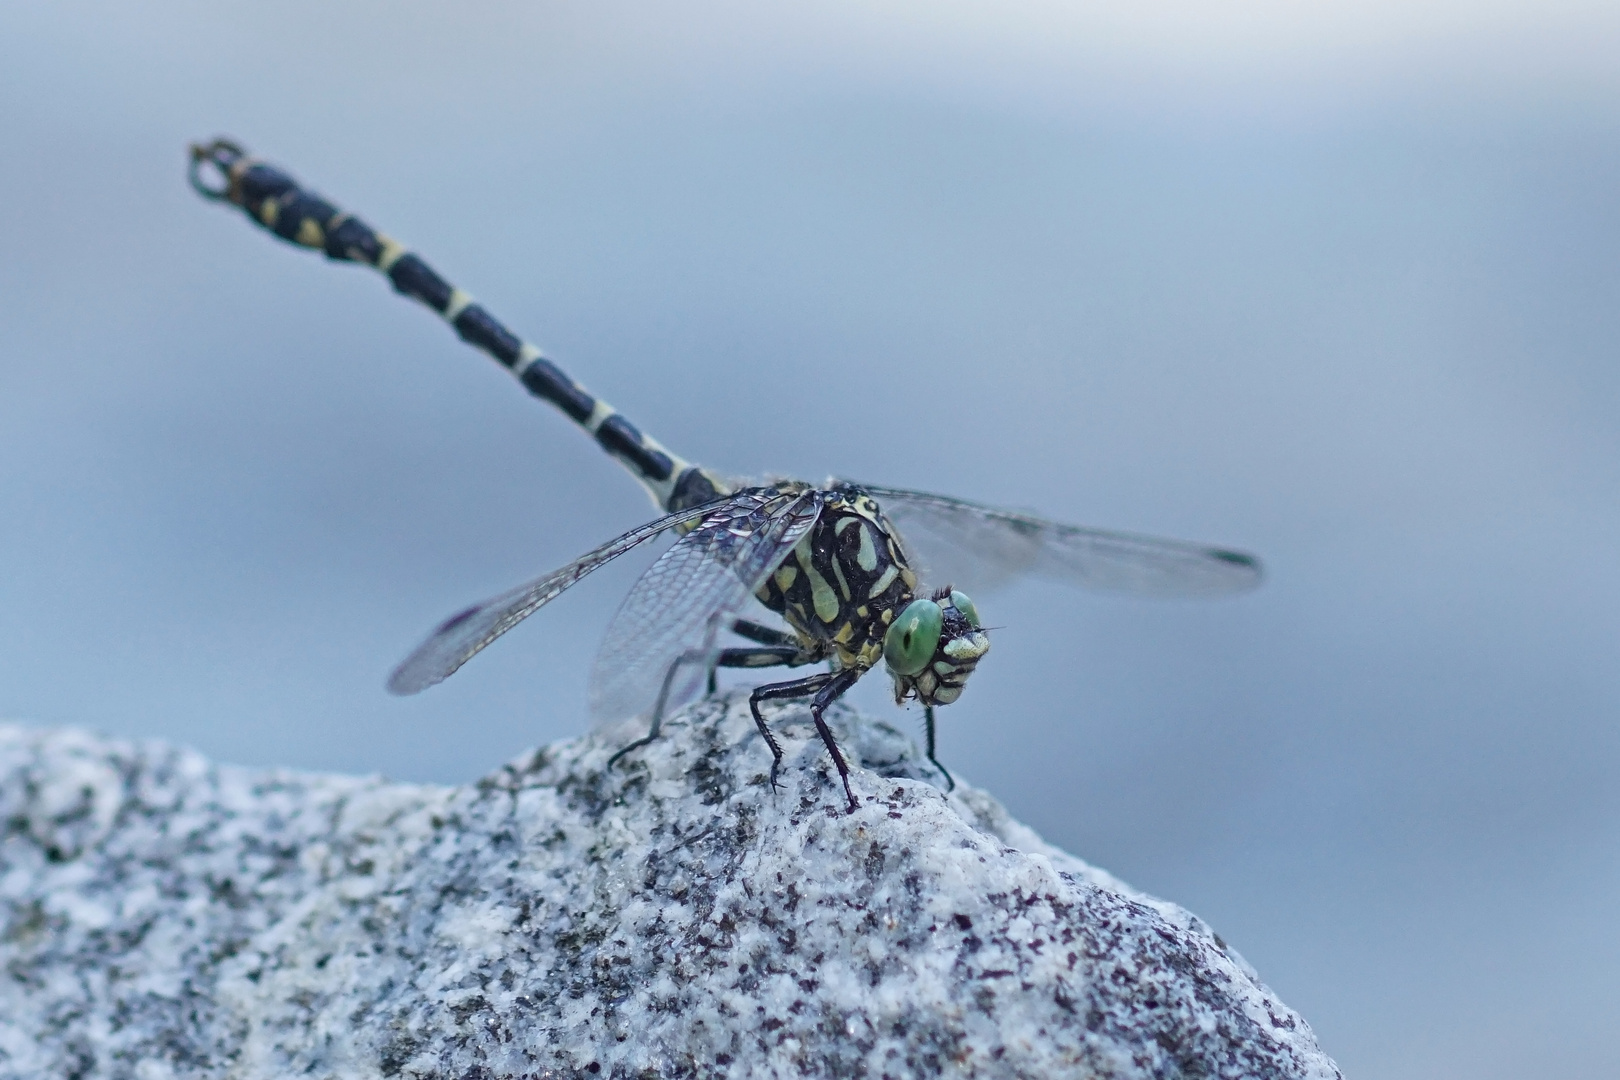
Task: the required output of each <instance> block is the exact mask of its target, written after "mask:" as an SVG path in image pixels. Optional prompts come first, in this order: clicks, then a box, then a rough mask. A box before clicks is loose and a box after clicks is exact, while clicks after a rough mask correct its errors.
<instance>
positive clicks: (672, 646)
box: [590, 489, 824, 729]
mask: <svg viewBox="0 0 1620 1080" xmlns="http://www.w3.org/2000/svg"><path fill="white" fill-rule="evenodd" d="M823 501H824V496H823V493H821V492H819V491H813V490H812V491H802V492H798V493H796V494H783V493H780V492H777V491H774V490H771V489H765V490H763V491H760V492H757V493H750V494H749V495H748V497H746V498H744V497H739V496H734V497H733V499H732V500H731V501H730V502H729V503H727V504H726V505H724V506H722V507H721V508H720V509H719V510H717V511H715V512H712V513H710V514H709V515H708V516H706V517H705V518H704V519H703V521H702V523H701V524H699V525H698V526H697V528H695V529H693V530H692V531H691V532H689V533H687V534H686V535H685V536H683V537H681V538H680V539H679V540H677V541H676V542H675V543H674V544H673V545H672V546H671V547H670V549H669V550H668V551H666V552H665V553H664V554H663V555H662V556H660V557H659V559H658V561H657V562H655V563H653V564H652V566H651V567H649V568H648V569H647V572H646V573H645V574H643V575H642V576H641V580H639V581H638V582H636V586H635V588H634V589H632V590H631V592H630V595H629V596H627V597H625V599H624V603H623V604H621V605H620V606H619V610H618V612H617V613H616V614H615V615H614V616H613V621H612V622H611V623H610V624H609V625H608V629H607V633H606V635H605V636H604V638H603V641H602V648H601V650H600V651H599V652H598V653H597V657H596V662H595V664H594V665H593V667H592V671H591V691H590V694H591V719H592V726H593V727H594V728H598V729H600V728H604V727H608V726H611V725H613V724H616V723H618V722H620V721H622V720H627V719H629V718H630V717H633V716H640V715H642V714H645V713H648V712H649V711H650V710H651V709H652V707H653V705H654V704H655V703H656V701H657V699H658V694H659V691H660V690H661V689H662V688H663V684H664V679H665V677H666V676H667V675H668V673H669V669H670V665H671V664H673V663H674V662H675V661H676V660H678V659H679V658H680V657H682V656H683V655H685V654H687V653H689V652H697V653H707V652H708V651H709V650H711V649H712V648H713V647H714V641H715V637H716V635H717V634H718V633H719V631H720V630H722V629H724V628H725V627H724V623H725V622H726V617H727V616H729V615H731V614H732V613H734V612H735V611H737V609H738V608H740V607H742V606H743V605H744V604H745V603H747V602H748V599H749V597H750V596H752V595H753V593H754V591H755V590H756V589H758V588H759V587H760V585H762V584H763V583H764V581H765V578H766V577H767V576H768V575H769V574H771V573H772V572H773V571H774V570H775V569H776V568H777V566H779V565H780V564H781V562H782V560H783V559H784V558H786V557H787V555H788V553H789V552H791V551H792V550H793V547H794V545H795V544H797V543H798V542H799V541H800V540H801V539H803V538H804V536H805V534H806V533H808V532H809V531H810V529H811V527H812V526H813V525H815V523H816V519H817V517H818V516H819V515H820V513H821V507H822V504H823ZM706 677H707V671H706V665H705V664H703V663H702V662H698V663H689V664H683V665H681V667H680V668H679V669H678V670H677V672H676V677H675V680H674V682H672V683H671V686H670V694H669V697H668V699H667V700H666V702H665V709H666V710H673V709H675V708H678V707H679V706H681V705H683V704H685V703H686V702H687V701H690V700H692V699H693V698H694V697H696V696H697V693H698V692H699V690H700V688H701V686H702V684H703V682H704V680H705V679H706Z"/></svg>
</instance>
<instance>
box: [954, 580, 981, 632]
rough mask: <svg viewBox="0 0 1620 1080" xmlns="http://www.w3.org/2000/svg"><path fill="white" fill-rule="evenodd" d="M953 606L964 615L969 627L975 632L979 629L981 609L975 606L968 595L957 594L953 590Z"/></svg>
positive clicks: (963, 593)
mask: <svg viewBox="0 0 1620 1080" xmlns="http://www.w3.org/2000/svg"><path fill="white" fill-rule="evenodd" d="M951 606H952V607H954V608H956V610H957V611H960V612H961V613H962V617H963V618H965V619H967V621H968V625H969V626H971V627H973V629H975V630H977V629H978V628H979V609H978V608H976V607H974V606H973V601H971V600H969V599H968V595H967V593H965V592H957V591H956V590H955V589H952V590H951Z"/></svg>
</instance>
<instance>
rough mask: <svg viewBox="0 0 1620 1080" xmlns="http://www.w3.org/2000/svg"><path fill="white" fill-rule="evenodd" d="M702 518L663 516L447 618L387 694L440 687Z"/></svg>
mask: <svg viewBox="0 0 1620 1080" xmlns="http://www.w3.org/2000/svg"><path fill="white" fill-rule="evenodd" d="M704 512H705V508H704V507H696V508H694V509H692V510H684V511H682V512H680V513H678V514H669V515H667V516H665V517H661V518H659V519H658V520H656V521H649V522H648V523H647V524H645V525H642V526H640V527H638V528H635V529H631V530H630V531H629V532H627V533H625V534H624V535H623V536H620V537H617V538H615V539H613V540H610V541H608V542H607V543H605V544H603V545H602V546H601V547H599V548H597V549H596V550H595V551H592V552H590V553H589V554H588V555H585V556H582V557H581V558H578V559H575V560H574V561H573V562H571V563H569V564H568V565H567V566H565V567H563V568H562V569H560V570H554V571H552V572H551V573H549V574H546V575H544V576H542V577H538V578H535V579H534V580H533V581H531V582H529V583H527V584H525V585H519V586H518V587H517V588H515V589H509V590H508V591H506V592H503V593H501V594H500V595H499V596H495V597H491V598H490V599H488V600H485V601H484V602H483V603H481V604H474V605H473V606H472V607H470V608H468V609H467V610H465V611H462V612H459V613H457V614H455V615H452V616H450V618H448V619H446V620H445V621H444V622H443V623H442V624H440V626H439V628H438V629H437V630H435V631H433V633H432V635H431V636H429V638H428V639H427V640H426V641H424V642H423V643H422V644H421V645H419V646H417V648H416V651H414V652H413V653H411V655H410V656H408V657H406V658H405V661H404V662H403V663H401V664H400V665H399V666H398V667H397V668H395V669H394V672H393V674H392V675H390V676H389V677H388V690H389V692H390V693H393V694H415V693H419V692H421V691H423V690H426V689H427V688H428V687H430V686H432V685H433V684H434V683H437V682H442V681H443V680H445V679H446V678H449V677H450V676H451V675H452V674H454V673H455V671H456V669H457V668H459V667H461V665H462V664H465V663H466V662H467V661H468V660H471V659H472V658H473V657H474V656H476V655H477V654H478V653H479V652H481V651H482V650H483V648H484V647H485V646H486V645H488V644H489V643H490V642H492V641H494V640H495V639H496V638H498V637H500V636H501V635H502V634H504V633H506V632H507V631H508V630H510V629H512V627H514V626H516V625H517V624H518V623H520V622H522V621H523V620H524V619H526V618H528V617H529V616H530V615H533V614H534V613H535V612H536V611H538V610H540V609H541V608H542V607H544V606H545V605H546V604H548V603H550V602H551V601H552V600H554V599H556V598H557V597H558V596H559V595H561V594H562V593H563V592H564V591H565V590H566V589H568V588H570V587H571V586H573V585H574V584H575V583H576V582H578V581H579V580H580V579H581V578H583V577H585V576H586V575H587V574H589V573H591V572H592V571H593V570H596V569H599V568H600V567H602V566H604V565H606V564H607V563H609V562H612V561H613V560H614V559H616V558H618V557H619V556H620V555H623V554H624V553H625V552H627V551H631V550H633V549H635V548H638V547H640V546H641V545H642V544H645V543H646V542H647V541H649V540H651V539H653V538H654V537H656V536H658V535H660V534H662V533H664V532H667V531H668V530H670V529H672V528H674V527H675V526H677V525H679V524H681V523H682V522H684V521H690V520H692V519H693V518H694V517H695V516H698V515H701V514H703V513H704Z"/></svg>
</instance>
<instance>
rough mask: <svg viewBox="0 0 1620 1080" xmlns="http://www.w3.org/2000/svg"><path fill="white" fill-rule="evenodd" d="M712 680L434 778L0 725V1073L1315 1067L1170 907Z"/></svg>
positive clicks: (481, 1076) (1275, 1004)
mask: <svg viewBox="0 0 1620 1080" xmlns="http://www.w3.org/2000/svg"><path fill="white" fill-rule="evenodd" d="M768 715H774V719H775V720H776V723H777V726H778V730H780V731H781V732H782V734H783V738H784V747H785V749H786V750H787V755H788V756H787V760H786V762H785V763H784V767H783V770H782V775H781V788H780V790H778V791H776V792H773V791H772V790H771V787H770V784H769V781H768V778H767V773H768V769H769V764H770V755H769V753H768V752H767V751H766V750H765V747H764V746H763V745H761V743H760V740H759V737H758V735H757V733H755V731H754V727H753V722H752V720H751V719H750V718H749V717H748V707H747V701H746V697H736V696H733V697H729V698H722V699H716V700H711V701H707V702H703V703H700V704H698V705H696V706H694V707H692V708H690V709H688V710H686V711H685V712H683V713H681V714H679V715H678V716H676V717H675V718H674V720H673V721H672V722H671V723H669V724H667V725H666V729H665V730H666V732H667V734H666V736H665V737H664V738H663V739H661V740H659V741H658V742H655V743H653V744H652V745H650V746H648V747H645V748H643V749H640V750H637V751H634V752H633V753H632V754H630V755H628V756H627V757H626V758H625V759H624V760H622V761H621V762H620V763H619V764H618V765H616V766H615V767H613V768H612V769H608V768H607V760H608V758H609V756H610V755H611V754H612V753H613V751H614V750H615V749H617V748H618V746H620V745H622V743H623V742H624V741H625V738H626V737H625V736H623V735H622V734H621V735H618V736H610V737H600V736H599V737H590V738H582V739H576V740H572V741H569V742H565V743H560V744H558V745H555V746H551V747H547V748H545V749H543V750H541V751H538V752H536V753H535V754H533V755H530V756H528V757H526V758H524V759H522V760H519V761H517V762H515V763H513V764H511V765H509V766H507V767H506V768H504V769H502V770H500V771H498V772H496V773H495V774H493V775H491V776H489V777H487V778H485V779H484V780H482V781H480V782H478V783H476V784H471V785H468V786H466V787H460V788H442V787H431V786H425V785H411V784H394V783H389V782H387V781H384V780H380V779H375V778H353V777H340V776H318V775H308V774H298V773H289V772H274V771H254V770H248V769H238V768H229V767H224V766H217V765H212V764H210V763H208V762H207V761H204V760H203V759H201V758H199V757H198V756H196V755H195V754H191V753H188V752H186V751H182V750H176V749H173V748H170V747H167V746H163V745H160V744H154V743H140V744H133V743H128V742H119V741H113V740H103V739H97V738H94V737H91V736H87V735H83V734H79V733H75V732H59V731H58V732H53V731H32V730H27V729H23V728H15V727H11V728H0V802H3V812H4V821H5V830H6V831H5V839H4V848H3V854H0V918H3V920H4V926H3V930H0V957H3V958H4V963H5V972H6V975H7V978H6V980H5V982H4V984H3V985H0V1076H4V1077H30V1078H32V1077H46V1076H52V1077H54V1076H61V1077H67V1076H72V1077H79V1078H84V1080H91V1078H101V1077H108V1078H111V1077H119V1078H124V1077H128V1078H131V1080H167V1078H171V1077H221V1078H225V1077H229V1078H232V1080H258V1078H272V1077H274V1078H283V1077H291V1076H299V1077H317V1078H328V1077H330V1078H356V1077H360V1078H368V1077H403V1078H418V1077H445V1078H455V1080H495V1078H498V1077H514V1078H515V1077H535V1078H539V1077H557V1078H561V1077H595V1078H607V1077H637V1078H643V1077H647V1078H651V1077H711V1076H732V1077H805V1076H811V1077H874V1078H876V1077H911V1076H934V1075H939V1074H948V1075H951V1076H986V1077H990V1076H998V1077H999V1076H1008V1077H1014V1076H1016V1077H1059V1076H1061V1077H1166V1078H1168V1077H1321V1078H1333V1077H1338V1076H1339V1075H1340V1074H1339V1071H1338V1070H1337V1069H1336V1068H1335V1067H1334V1065H1333V1063H1332V1062H1331V1061H1330V1060H1329V1059H1328V1058H1327V1056H1326V1055H1325V1054H1323V1053H1322V1051H1321V1050H1320V1049H1319V1048H1318V1047H1317V1045H1316V1041H1315V1038H1314V1036H1313V1035H1312V1034H1311V1031H1310V1028H1309V1027H1308V1026H1307V1025H1306V1024H1305V1022H1304V1021H1303V1020H1301V1019H1300V1018H1299V1017H1298V1016H1297V1015H1296V1014H1295V1013H1294V1012H1293V1011H1292V1010H1290V1009H1289V1008H1288V1007H1287V1006H1285V1005H1283V1004H1282V1003H1281V1002H1280V1001H1278V1000H1277V999H1276V997H1275V996H1273V995H1272V993H1271V992H1270V991H1269V990H1267V989H1266V988H1265V986H1264V985H1262V984H1261V983H1260V981H1259V979H1258V977H1257V976H1256V975H1255V973H1254V971H1253V970H1252V969H1251V968H1249V966H1248V965H1247V964H1245V963H1244V961H1243V960H1242V959H1241V958H1240V957H1239V956H1238V955H1237V954H1236V953H1234V952H1232V951H1231V950H1230V949H1228V948H1226V947H1225V946H1224V944H1223V943H1222V942H1221V941H1220V939H1218V938H1217V937H1215V936H1214V934H1213V933H1211V931H1210V929H1209V928H1208V927H1207V926H1205V925H1204V923H1203V922H1201V921H1200V920H1199V919H1198V918H1196V917H1195V916H1193V915H1190V914H1188V913H1187V912H1185V911H1183V910H1182V909H1180V908H1178V907H1176V906H1174V905H1172V904H1168V903H1165V902H1164V901H1161V900H1155V899H1153V898H1151V897H1148V896H1144V895H1142V894H1141V893H1138V892H1136V891H1134V890H1132V889H1130V888H1129V887H1128V886H1126V885H1124V884H1122V883H1121V882H1119V881H1117V880H1115V879H1114V878H1112V877H1110V876H1109V875H1108V874H1106V873H1104V872H1103V871H1100V870H1097V869H1095V868H1093V867H1091V866H1088V865H1086V864H1085V863H1084V862H1081V861H1080V860H1079V859H1076V858H1074V857H1073V856H1071V855H1066V854H1064V853H1063V852H1061V851H1058V850H1057V849H1055V848H1053V847H1050V846H1048V845H1047V844H1045V843H1044V842H1043V841H1042V840H1041V839H1040V838H1039V837H1038V836H1036V835H1035V834H1034V833H1033V832H1031V831H1030V830H1029V829H1027V828H1025V827H1024V826H1022V825H1020V824H1018V823H1017V822H1015V821H1013V820H1012V819H1010V818H1009V817H1008V816H1007V814H1006V812H1005V811H1004V810H1003V809H1002V808H1001V807H1000V806H999V805H998V804H997V803H996V802H995V801H994V800H993V799H991V798H990V797H989V796H988V795H985V794H983V793H982V792H978V791H975V790H973V789H971V788H969V787H967V786H966V785H962V786H959V787H958V788H957V790H956V792H955V793H954V794H953V795H949V796H948V795H946V794H945V793H943V792H942V791H941V790H939V787H937V786H936V784H939V783H940V777H939V775H938V773H937V772H936V771H935V770H933V769H932V767H931V766H929V765H928V763H927V761H926V760H925V759H922V758H921V757H920V755H919V753H918V752H917V750H916V749H915V747H914V744H913V743H912V741H911V740H910V739H909V738H907V737H906V736H904V735H902V734H900V733H899V732H897V731H896V730H895V729H893V728H891V727H889V726H888V725H886V724H883V723H880V722H877V721H874V720H871V719H869V718H861V717H858V716H857V714H855V713H854V712H852V711H850V710H848V709H842V710H838V711H835V713H834V714H832V718H833V720H834V726H835V730H836V731H837V733H838V734H839V737H840V739H841V740H842V742H843V745H844V746H845V747H846V748H847V749H848V751H849V752H850V754H851V756H852V757H853V758H855V759H856V760H858V761H859V762H860V763H861V765H862V767H861V768H860V769H859V770H858V771H857V772H856V774H855V776H854V785H855V791H856V794H857V795H858V796H859V797H860V799H861V806H860V808H859V810H857V811H856V812H855V813H853V814H851V813H848V812H847V810H846V808H845V806H844V801H843V798H842V795H841V790H840V788H839V786H838V782H837V777H836V774H834V773H833V771H832V765H831V762H830V761H829V760H828V759H827V756H826V753H825V751H824V750H823V749H822V747H821V744H820V742H819V740H817V739H816V738H815V733H814V729H813V728H812V727H811V726H810V725H809V723H808V717H807V714H806V713H805V711H804V710H803V709H802V708H800V707H797V706H794V705H789V706H786V707H784V708H782V709H780V710H777V711H775V713H774V714H768Z"/></svg>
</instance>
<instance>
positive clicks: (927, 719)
mask: <svg viewBox="0 0 1620 1080" xmlns="http://www.w3.org/2000/svg"><path fill="white" fill-rule="evenodd" d="M923 726H924V728H925V730H926V731H927V732H928V760H929V761H932V762H933V763H934V768H936V769H938V770H939V771H940V772H942V773H944V774H945V785H946V786H945V790H946V791H955V790H956V778H955V777H953V776H952V775H951V770H949V769H947V768H946V767H945V766H943V765H941V764H940V763H939V758H937V757H935V756H934V707H933V706H932V705H924V706H923Z"/></svg>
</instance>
